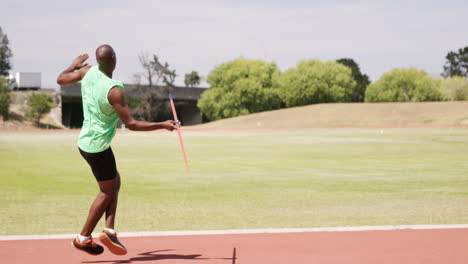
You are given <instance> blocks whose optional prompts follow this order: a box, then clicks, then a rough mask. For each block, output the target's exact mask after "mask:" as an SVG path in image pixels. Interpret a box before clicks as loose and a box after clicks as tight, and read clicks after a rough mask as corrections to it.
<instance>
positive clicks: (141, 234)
mask: <svg viewBox="0 0 468 264" xmlns="http://www.w3.org/2000/svg"><path fill="white" fill-rule="evenodd" d="M467 228H468V224H459V225H396V226H342V227H314V228H277V229H275V228H271V229H230V230H202V231H144V232H119V237H147V236H192V235H231V234H281V233H305V232H355V231H392V230H422V229H467ZM98 235H99V234H98V233H96V234H93V235H92V236H93V237H97V236H98ZM74 237H76V234H56V235H12V236H0V241H1V240H34V239H71V238H74Z"/></svg>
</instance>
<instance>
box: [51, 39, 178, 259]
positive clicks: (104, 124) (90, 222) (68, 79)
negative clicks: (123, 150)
mask: <svg viewBox="0 0 468 264" xmlns="http://www.w3.org/2000/svg"><path fill="white" fill-rule="evenodd" d="M88 57H89V56H88V55H87V54H83V55H80V56H78V57H77V58H75V59H74V60H73V62H72V64H71V65H70V66H69V67H68V68H67V69H65V70H64V71H63V72H62V73H61V74H60V75H59V77H58V78H57V83H58V84H60V85H67V84H72V83H76V82H79V81H81V95H82V99H83V114H84V121H83V127H82V129H81V133H80V136H79V140H78V149H79V151H80V153H81V155H82V156H83V158H84V159H85V160H86V161H87V162H88V164H89V166H90V167H91V170H92V171H93V174H94V177H95V178H96V180H97V183H98V185H99V189H100V192H99V194H98V195H97V197H96V199H95V200H94V202H93V203H92V205H91V208H90V209H89V214H88V218H87V219H86V222H85V224H84V226H83V229H82V230H81V233H80V234H79V235H78V236H77V237H76V239H74V240H73V246H74V247H75V248H77V249H79V250H82V251H85V252H87V253H89V254H92V255H99V254H101V253H102V252H103V251H104V248H103V247H102V246H100V245H97V244H96V243H94V241H93V239H92V237H91V233H92V232H93V230H94V228H95V227H96V224H97V223H98V221H99V219H101V217H102V216H103V214H104V213H105V220H106V221H105V226H106V228H105V229H104V230H103V232H102V233H100V234H99V240H100V241H101V242H102V243H103V244H104V245H105V246H106V247H107V248H108V249H109V250H110V251H111V252H112V253H114V254H117V255H124V254H126V253H127V249H126V248H125V246H123V245H122V243H120V241H119V240H118V238H117V233H116V232H115V231H114V221H115V213H116V209H117V200H118V194H119V189H120V175H119V172H118V171H117V167H116V163H115V158H114V154H113V153H112V149H111V147H110V144H111V141H112V138H113V137H114V135H115V131H116V125H117V121H118V119H119V118H120V120H122V122H123V123H124V124H125V126H126V127H127V128H129V129H130V130H135V131H151V130H157V129H167V130H169V131H172V130H174V129H176V126H175V124H176V121H172V120H168V121H165V122H161V123H153V122H144V121H137V120H134V119H133V117H132V115H131V113H130V109H129V107H128V105H127V103H126V102H125V96H124V92H123V90H124V86H123V84H122V83H121V82H119V81H116V80H113V79H112V73H113V71H114V69H115V66H116V62H117V60H116V55H115V52H114V50H113V49H112V47H111V46H109V45H102V46H99V47H98V48H97V49H96V60H97V63H98V65H96V66H92V67H91V66H89V65H87V64H86V63H85V61H86V60H87V59H88Z"/></svg>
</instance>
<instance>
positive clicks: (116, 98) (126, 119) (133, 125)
mask: <svg viewBox="0 0 468 264" xmlns="http://www.w3.org/2000/svg"><path fill="white" fill-rule="evenodd" d="M107 98H108V99H109V103H110V104H111V105H112V106H113V107H114V109H115V111H116V112H117V114H118V115H119V117H120V120H122V122H123V123H124V124H125V126H126V127H127V128H128V129H130V130H133V131H152V130H158V129H167V130H169V131H172V130H174V129H176V128H177V127H176V126H175V124H176V121H173V120H168V121H165V122H160V123H155V122H145V121H138V120H135V119H133V117H132V114H131V112H130V108H129V107H128V105H127V103H126V102H125V94H124V92H123V91H122V89H120V88H119V87H114V88H112V89H111V90H110V91H109V93H108V95H107Z"/></svg>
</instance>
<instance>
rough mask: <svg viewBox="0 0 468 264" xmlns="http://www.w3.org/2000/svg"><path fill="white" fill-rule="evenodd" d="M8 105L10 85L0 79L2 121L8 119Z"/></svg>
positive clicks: (0, 114) (0, 113)
mask: <svg viewBox="0 0 468 264" xmlns="http://www.w3.org/2000/svg"><path fill="white" fill-rule="evenodd" d="M10 103H11V99H10V85H9V84H8V82H7V81H6V80H5V79H4V78H2V77H0V116H3V120H8V118H9V114H8V112H9V109H10Z"/></svg>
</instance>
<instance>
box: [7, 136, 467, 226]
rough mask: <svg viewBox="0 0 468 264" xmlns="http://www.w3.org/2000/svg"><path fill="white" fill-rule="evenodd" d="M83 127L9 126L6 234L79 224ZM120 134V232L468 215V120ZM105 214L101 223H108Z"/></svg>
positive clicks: (90, 187) (85, 186) (443, 219)
mask: <svg viewBox="0 0 468 264" xmlns="http://www.w3.org/2000/svg"><path fill="white" fill-rule="evenodd" d="M76 138H77V132H76V131H75V132H56V133H40V132H38V133H33V132H31V133H16V134H14V133H10V134H9V133H0V174H1V176H0V193H1V196H0V211H1V212H2V213H1V214H0V223H1V227H0V234H1V235H13V234H55V233H76V232H78V231H79V230H80V229H81V226H82V224H83V221H84V220H85V217H86V215H87V211H88V207H89V205H90V203H91V202H92V200H93V199H94V197H95V195H96V193H97V186H96V183H95V181H94V178H93V176H92V174H91V171H90V169H89V167H87V164H86V163H85V162H84V160H83V159H82V158H81V156H80V155H79V153H78V151H77V149H76V147H75V142H76ZM184 139H185V141H186V142H185V143H186V148H187V155H188V158H189V162H190V165H191V169H192V170H191V172H189V173H187V172H185V170H184V165H183V161H182V157H181V154H180V149H179V145H178V140H177V136H176V134H175V133H169V132H147V133H136V132H120V131H119V133H118V134H117V136H116V138H115V139H114V144H113V149H114V153H115V155H116V158H117V162H118V169H119V171H120V173H121V175H122V184H123V185H122V189H121V196H120V204H119V210H118V215H117V230H119V231H156V230H206V229H238V228H286V227H288V228H293V227H320V226H356V225H399V224H461V223H468V173H467V172H468V129H466V128H447V129H442V128H440V129H385V130H382V131H381V129H316V130H294V129H292V130H259V131H185V133H184ZM101 227H102V222H101V223H100V224H99V227H98V228H99V229H100V228H101Z"/></svg>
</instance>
